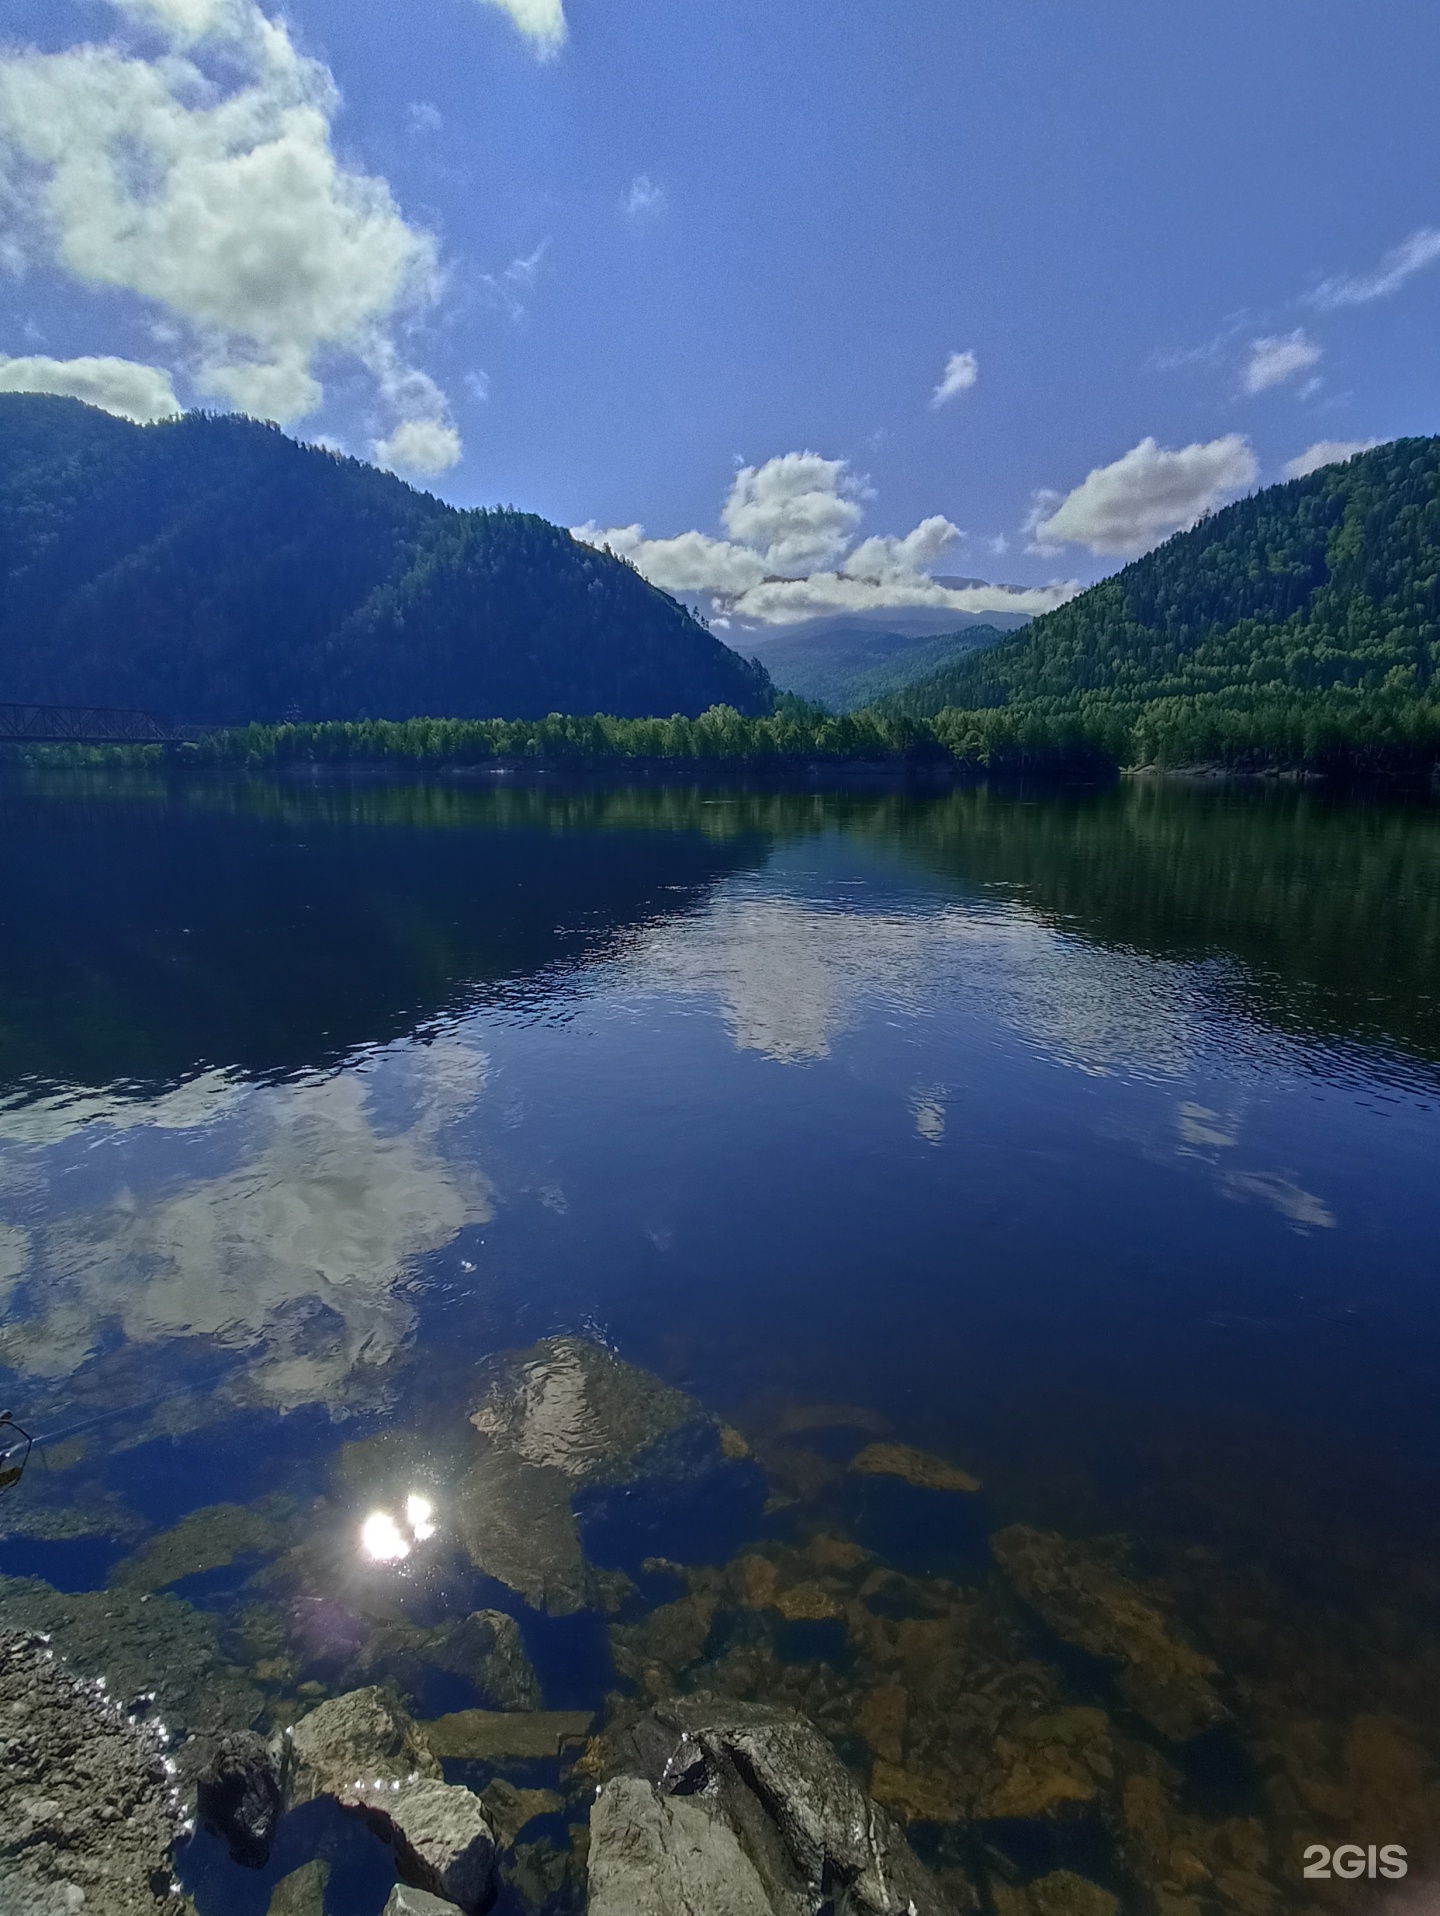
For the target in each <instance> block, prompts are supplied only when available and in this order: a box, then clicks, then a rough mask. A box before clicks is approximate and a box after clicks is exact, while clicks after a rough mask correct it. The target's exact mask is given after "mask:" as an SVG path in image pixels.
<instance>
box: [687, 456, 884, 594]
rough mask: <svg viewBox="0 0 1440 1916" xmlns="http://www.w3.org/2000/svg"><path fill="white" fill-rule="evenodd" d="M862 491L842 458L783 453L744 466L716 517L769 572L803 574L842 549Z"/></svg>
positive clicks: (857, 520)
mask: <svg viewBox="0 0 1440 1916" xmlns="http://www.w3.org/2000/svg"><path fill="white" fill-rule="evenodd" d="M860 489H861V488H860V485H859V483H858V482H857V481H855V480H854V479H853V478H852V477H851V475H850V471H849V467H848V466H847V464H846V462H845V461H844V460H843V459H822V458H821V457H820V455H819V454H818V453H814V452H787V453H784V454H782V455H781V457H779V458H778V459H767V460H766V461H765V463H764V465H763V466H742V468H741V469H740V471H739V472H737V473H736V475H735V482H734V484H733V485H732V486H731V488H730V497H729V498H728V499H727V500H726V501H725V509H724V511H723V512H722V513H721V515H720V516H721V519H722V520H723V522H724V526H725V530H726V531H727V532H728V533H729V534H730V536H731V538H732V539H738V540H741V541H743V542H744V543H745V544H746V545H748V546H754V547H756V548H757V549H758V550H759V551H760V552H761V553H762V554H763V555H764V558H765V563H766V565H767V566H768V567H769V569H770V571H772V572H778V573H784V574H792V573H804V572H809V571H812V570H814V569H816V568H817V567H820V566H823V565H826V564H828V563H829V562H831V561H832V560H835V559H838V558H839V557H840V555H841V553H842V552H844V550H845V548H846V546H847V545H848V544H849V543H850V539H851V537H852V535H853V534H854V531H855V528H856V526H858V525H859V523H860V519H861V508H860V506H859V504H858V502H857V500H856V498H855V494H856V493H857V492H858V491H860Z"/></svg>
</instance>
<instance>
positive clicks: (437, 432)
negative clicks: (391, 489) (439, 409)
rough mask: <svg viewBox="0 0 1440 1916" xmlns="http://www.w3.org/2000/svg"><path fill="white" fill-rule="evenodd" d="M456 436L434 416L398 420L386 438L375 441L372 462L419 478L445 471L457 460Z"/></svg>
mask: <svg viewBox="0 0 1440 1916" xmlns="http://www.w3.org/2000/svg"><path fill="white" fill-rule="evenodd" d="M461 452H462V448H461V444H460V435H459V433H458V432H457V431H456V430H455V428H454V427H453V426H446V425H442V424H441V422H440V421H439V420H437V419H402V420H401V421H400V423H399V425H398V426H396V428H395V430H394V431H393V432H392V433H391V434H390V435H389V437H388V438H386V439H377V440H376V442H375V463H376V465H377V466H384V467H386V468H387V469H388V470H389V471H390V472H398V473H414V474H416V475H418V476H419V477H421V478H433V477H434V476H435V474H437V473H441V472H448V471H449V470H450V468H451V467H452V466H456V465H458V464H459V463H460V457H461Z"/></svg>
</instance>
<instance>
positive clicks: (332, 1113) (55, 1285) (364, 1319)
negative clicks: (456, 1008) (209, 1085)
mask: <svg viewBox="0 0 1440 1916" xmlns="http://www.w3.org/2000/svg"><path fill="white" fill-rule="evenodd" d="M485 1070H486V1065H485V1059H484V1057H483V1055H482V1054H481V1053H480V1052H478V1051H477V1050H475V1049H473V1048H472V1047H470V1046H468V1045H466V1044H465V1043H463V1042H462V1041H461V1040H459V1039H449V1040H444V1041H439V1042H435V1043H431V1044H413V1045H405V1046H396V1047H392V1048H391V1049H390V1051H388V1052H387V1053H383V1054H380V1055H379V1057H377V1058H376V1059H374V1060H372V1061H370V1063H369V1065H368V1068H367V1069H366V1070H364V1071H349V1072H345V1073H341V1074H337V1075H334V1076H329V1077H325V1078H321V1079H313V1080H306V1081H301V1082H298V1083H290V1084H280V1085H258V1086H251V1087H241V1086H239V1085H234V1086H232V1087H231V1092H232V1095H229V1096H224V1097H216V1096H212V1095H210V1092H209V1091H208V1090H207V1091H205V1092H203V1093H197V1086H196V1085H193V1084H192V1085H187V1086H184V1087H181V1088H180V1089H179V1090H178V1091H176V1092H170V1093H165V1094H163V1095H162V1096H161V1097H159V1098H157V1099H154V1100H152V1101H151V1102H150V1103H149V1104H148V1105H146V1106H144V1107H140V1108H139V1109H138V1110H132V1109H131V1108H130V1107H126V1106H124V1105H123V1104H117V1108H116V1112H115V1114H114V1118H113V1119H112V1117H111V1116H109V1115H105V1116H101V1115H99V1113H98V1112H97V1111H96V1110H95V1109H93V1108H92V1107H91V1105H90V1103H89V1101H86V1100H76V1101H75V1102H74V1105H73V1107H72V1109H71V1114H70V1130H71V1134H72V1136H73V1133H74V1131H75V1130H76V1129H77V1128H79V1127H80V1126H81V1125H84V1126H86V1127H87V1129H88V1128H89V1127H90V1126H95V1127H97V1129H96V1135H97V1136H98V1135H100V1132H99V1129H98V1127H100V1126H111V1125H112V1124H113V1127H114V1129H115V1132H116V1135H117V1136H118V1137H121V1138H122V1140H123V1133H124V1130H125V1128H126V1126H127V1125H131V1126H133V1125H135V1124H140V1123H145V1124H149V1125H158V1126H161V1127H163V1128H168V1129H174V1130H187V1129H190V1130H193V1129H195V1128H196V1127H197V1126H204V1125H206V1124H209V1125H211V1126H213V1125H215V1124H216V1123H217V1122H218V1120H219V1119H220V1118H221V1117H222V1116H223V1117H227V1118H233V1119H234V1120H235V1121H236V1122H235V1125H234V1127H233V1128H234V1130H235V1133H236V1137H235V1149H234V1158H233V1162H232V1163H231V1164H230V1166H229V1168H228V1169H226V1170H224V1171H223V1172H221V1174H220V1175H218V1176H212V1177H204V1178H191V1179H189V1180H187V1181H183V1182H182V1181H180V1180H178V1179H177V1176H176V1173H175V1168H174V1166H173V1165H172V1166H171V1167H170V1168H169V1169H168V1171H167V1173H166V1174H165V1175H164V1176H163V1177H162V1179H161V1180H160V1181H158V1183H156V1182H152V1183H151V1184H150V1185H149V1186H148V1187H147V1186H146V1185H144V1184H142V1183H141V1182H140V1179H139V1177H138V1176H137V1177H136V1178H135V1179H134V1181H133V1182H131V1183H119V1184H117V1185H116V1186H115V1187H114V1189H113V1191H112V1193H111V1195H110V1196H109V1197H108V1198H107V1199H105V1200H103V1201H101V1202H99V1203H93V1204H91V1205H89V1206H88V1207H80V1208H74V1209H67V1208H66V1205H65V1202H64V1192H65V1186H64V1183H63V1176H62V1173H61V1171H60V1169H59V1167H58V1166H56V1167H52V1169H53V1174H54V1175H53V1182H52V1183H50V1184H49V1185H48V1188H45V1179H46V1168H45V1166H44V1164H43V1156H44V1150H43V1145H41V1146H40V1147H39V1148H40V1153H41V1156H42V1164H41V1165H39V1166H37V1165H35V1164H33V1163H32V1164H30V1165H29V1166H28V1167H26V1169H27V1170H28V1177H25V1178H24V1183H25V1184H26V1185H27V1186H28V1188H29V1189H30V1190H31V1191H32V1192H33V1191H34V1188H35V1181H36V1180H37V1179H39V1180H41V1183H42V1188H44V1203H43V1205H42V1206H41V1207H40V1211H41V1221H40V1222H39V1223H38V1224H37V1225H36V1227H35V1228H34V1230H33V1233H31V1234H30V1235H29V1237H28V1240H27V1238H26V1234H25V1233H23V1232H19V1233H17V1232H16V1230H15V1228H14V1227H9V1228H8V1229H7V1230H6V1234H5V1236H4V1237H0V1274H3V1273H4V1272H5V1271H6V1270H7V1268H8V1267H9V1266H10V1265H13V1264H14V1263H15V1262H16V1260H17V1254H18V1253H21V1252H23V1253H25V1254H26V1256H25V1262H24V1264H23V1267H22V1269H21V1270H19V1271H13V1272H11V1277H10V1284H11V1289H12V1291H18V1292H19V1294H20V1299H21V1309H22V1311H23V1312H24V1313H25V1314H23V1315H20V1316H18V1317H14V1318H12V1319H11V1321H10V1322H9V1323H8V1324H7V1325H6V1326H5V1327H4V1329H3V1330H0V1362H4V1363H6V1364H10V1365H13V1366H15V1367H16V1368H17V1369H20V1370H22V1371H25V1372H28V1373H30V1374H31V1375H38V1376H44V1377H51V1378H60V1377H63V1376H66V1375H68V1374H70V1373H72V1372H74V1371H75V1370H77V1369H79V1368H80V1366H81V1365H83V1364H84V1363H85V1362H86V1361H87V1359H89V1358H90V1357H91V1356H92V1355H93V1354H94V1352H95V1350H96V1348H97V1344H98V1342H99V1340H100V1338H101V1337H102V1335H109V1334H110V1333H111V1331H112V1330H118V1332H119V1333H120V1334H121V1335H122V1336H123V1338H124V1339H125V1340H126V1341H127V1342H129V1343H131V1344H138V1345H148V1346H157V1345H163V1344H164V1343H166V1342H168V1341H169V1340H172V1339H179V1338H190V1337H201V1338H209V1339H213V1340H214V1342H215V1343H216V1344H217V1345H219V1346H220V1347H221V1348H224V1349H227V1350H230V1351H234V1352H236V1353H237V1354H242V1355H243V1363H242V1366H241V1369H240V1370H239V1371H238V1373H237V1374H236V1375H235V1376H234V1377H232V1379H231V1380H230V1381H229V1383H228V1384H227V1386H226V1391H227V1395H228V1396H229V1397H230V1398H231V1400H232V1401H234V1402H237V1403H244V1404H249V1405H256V1406H264V1407H269V1408H274V1409H279V1410H290V1409H294V1408H297V1407H298V1406H300V1405H302V1404H306V1403H312V1402H316V1401H320V1402H324V1403H326V1404H328V1405H329V1406H330V1407H331V1408H332V1409H339V1408H353V1407H360V1406H363V1405H368V1404H370V1403H373V1402H374V1401H376V1399H377V1398H378V1397H379V1396H381V1395H383V1371H384V1367H385V1365H386V1364H387V1362H388V1361H389V1359H390V1358H391V1357H393V1355H394V1354H395V1353H396V1351H397V1350H399V1349H400V1348H401V1346H402V1345H403V1344H404V1343H405V1341H406V1339H407V1338H408V1336H409V1335H410V1333H411V1331H412V1329H413V1326H414V1322H415V1310H414V1306H413V1304H412V1303H411V1301H410V1300H409V1298H408V1297H407V1295H406V1294H405V1292H404V1291H403V1289H402V1288H400V1285H399V1280H400V1279H401V1277H402V1276H403V1275H404V1273H405V1272H406V1270H407V1268H408V1267H410V1266H411V1265H412V1264H413V1262H414V1260H415V1259H417V1258H419V1257H421V1256H423V1255H424V1254H425V1253H427V1252H431V1251H434V1250H437V1249H439V1248H441V1247H442V1246H443V1245H445V1244H448V1243H450V1242H451V1241H452V1240H453V1239H454V1238H455V1236H456V1235H457V1234H458V1233H459V1232H460V1231H461V1230H462V1229H463V1228H464V1227H465V1226H466V1225H468V1224H474V1223H480V1222H484V1221H485V1220H486V1219H487V1218H488V1217H489V1216H490V1215H491V1207H490V1197H489V1193H488V1189H487V1187H486V1184H485V1180H484V1178H483V1176H482V1175H481V1174H480V1173H479V1172H478V1171H477V1170H475V1169H474V1168H473V1167H471V1166H469V1165H467V1164H465V1163H464V1162H463V1161H461V1160H458V1159H456V1158H452V1157H451V1156H448V1155H447V1154H446V1153H445V1152H444V1150H443V1149H442V1147H441V1142H440V1135H439V1134H440V1133H441V1131H442V1129H443V1127H444V1126H445V1125H446V1124H448V1123H450V1122H452V1121H453V1120H454V1119H455V1118H457V1117H460V1116H462V1115H463V1114H464V1113H465V1112H466V1111H468V1110H469V1109H470V1108H471V1107H472V1106H473V1104H474V1103H475V1102H476V1100H477V1099H478V1097H479V1096H480V1093H481V1090H482V1087H483V1085H484V1080H485ZM392 1080H393V1084H392V1083H391V1082H390V1081H392ZM382 1086H383V1087H384V1088H385V1089H386V1090H387V1091H389V1090H392V1089H398V1090H399V1091H400V1092H401V1093H402V1094H403V1095H404V1097H405V1098H406V1099H408V1101H409V1103H410V1105H411V1108H412V1111H413V1112H414V1113H415V1114H416V1115H415V1116H414V1121H413V1122H412V1123H410V1124H408V1125H407V1126H406V1127H405V1128H402V1129H389V1128H387V1127H386V1126H385V1125H384V1124H383V1123H382V1122H381V1120H380V1119H379V1117H378V1116H377V1112H376V1104H377V1096H376V1094H377V1092H378V1091H379V1090H380V1088H381V1087H382ZM142 1112H143V1116H142V1115H141V1113H142ZM10 1116H11V1120H12V1130H11V1136H12V1139H13V1120H14V1117H15V1114H14V1113H12V1114H10ZM59 1117H60V1113H59V1112H58V1110H53V1109H52V1110H51V1111H49V1112H47V1113H45V1114H44V1122H43V1125H42V1127H41V1135H42V1136H45V1135H46V1133H47V1132H48V1134H49V1135H48V1137H47V1139H46V1141H47V1142H51V1143H57V1144H58V1143H61V1142H62V1141H63V1138H62V1131H61V1129H59V1128H57V1122H58V1119H59ZM121 1148H122V1149H123V1148H124V1146H123V1141H122V1146H121ZM135 1168H136V1170H137V1171H138V1169H139V1167H138V1165H137V1166H136V1167H135ZM180 1168H181V1171H182V1172H183V1159H182V1160H181V1161H180ZM22 1176H23V1174H22ZM27 1278H33V1279H34V1280H36V1281H35V1282H33V1283H26V1282H25V1280H26V1279H27Z"/></svg>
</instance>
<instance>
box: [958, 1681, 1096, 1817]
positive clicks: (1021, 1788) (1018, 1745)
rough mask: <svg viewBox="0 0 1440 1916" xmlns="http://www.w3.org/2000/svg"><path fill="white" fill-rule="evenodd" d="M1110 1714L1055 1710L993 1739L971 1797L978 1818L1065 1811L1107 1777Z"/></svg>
mask: <svg viewBox="0 0 1440 1916" xmlns="http://www.w3.org/2000/svg"><path fill="white" fill-rule="evenodd" d="M1114 1774H1115V1767H1114V1756H1113V1751H1112V1748H1111V1742H1110V1719H1109V1718H1108V1717H1107V1716H1106V1715H1105V1712H1104V1711H1103V1710H1092V1709H1085V1708H1078V1709H1072V1710H1057V1711H1056V1712H1055V1713H1054V1714H1053V1715H1050V1716H1041V1717H1034V1718H1032V1719H1031V1720H1030V1721H1029V1722H1028V1723H1024V1724H1021V1725H1019V1726H1017V1727H1016V1728H1014V1729H1013V1730H1012V1731H1011V1733H1010V1734H1009V1735H1006V1736H997V1737H996V1739H995V1752H994V1771H993V1773H992V1775H991V1776H990V1777H989V1778H988V1779H987V1782H986V1784H985V1787H984V1788H983V1789H982V1790H981V1792H980V1795H979V1797H978V1799H977V1800H976V1804H975V1810H974V1813H975V1815H976V1816H978V1817H980V1818H981V1819H982V1820H986V1821H988V1820H990V1819H992V1818H993V1819H1004V1818H1019V1819H1022V1820H1025V1821H1029V1820H1032V1819H1034V1818H1036V1817H1042V1816H1053V1815H1056V1814H1062V1815H1063V1814H1065V1813H1067V1812H1069V1811H1073V1810H1075V1809H1077V1808H1079V1807H1080V1806H1082V1805H1084V1804H1087V1803H1092V1802H1093V1801H1094V1800H1095V1797H1096V1795H1097V1794H1098V1791H1099V1789H1100V1786H1101V1785H1102V1784H1109V1783H1110V1782H1112V1781H1113V1779H1114Z"/></svg>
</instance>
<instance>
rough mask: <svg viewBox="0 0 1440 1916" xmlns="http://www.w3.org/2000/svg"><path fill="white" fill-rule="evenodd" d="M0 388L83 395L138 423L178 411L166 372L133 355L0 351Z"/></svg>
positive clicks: (170, 416) (91, 403)
mask: <svg viewBox="0 0 1440 1916" xmlns="http://www.w3.org/2000/svg"><path fill="white" fill-rule="evenodd" d="M0 392H6V393H54V394H56V395H57V396H58V397H59V398H62V399H83V400H84V401H85V403H86V404H87V405H89V406H99V407H100V409H101V410H102V411H103V412H113V413H116V414H118V415H119V417H120V418H121V419H133V420H134V421H135V423H136V424H137V425H140V426H147V425H149V424H151V423H152V422H153V421H154V420H156V419H173V418H174V417H175V415H176V414H177V413H179V412H180V411H181V410H182V408H181V405H180V402H179V400H178V399H177V398H176V397H175V388H174V387H173V386H172V385H171V383H170V375H169V373H167V372H163V371H162V370H161V369H160V367H158V366H142V365H139V364H137V362H136V361H135V360H133V359H45V358H30V359H7V358H5V356H4V355H3V354H0Z"/></svg>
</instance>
